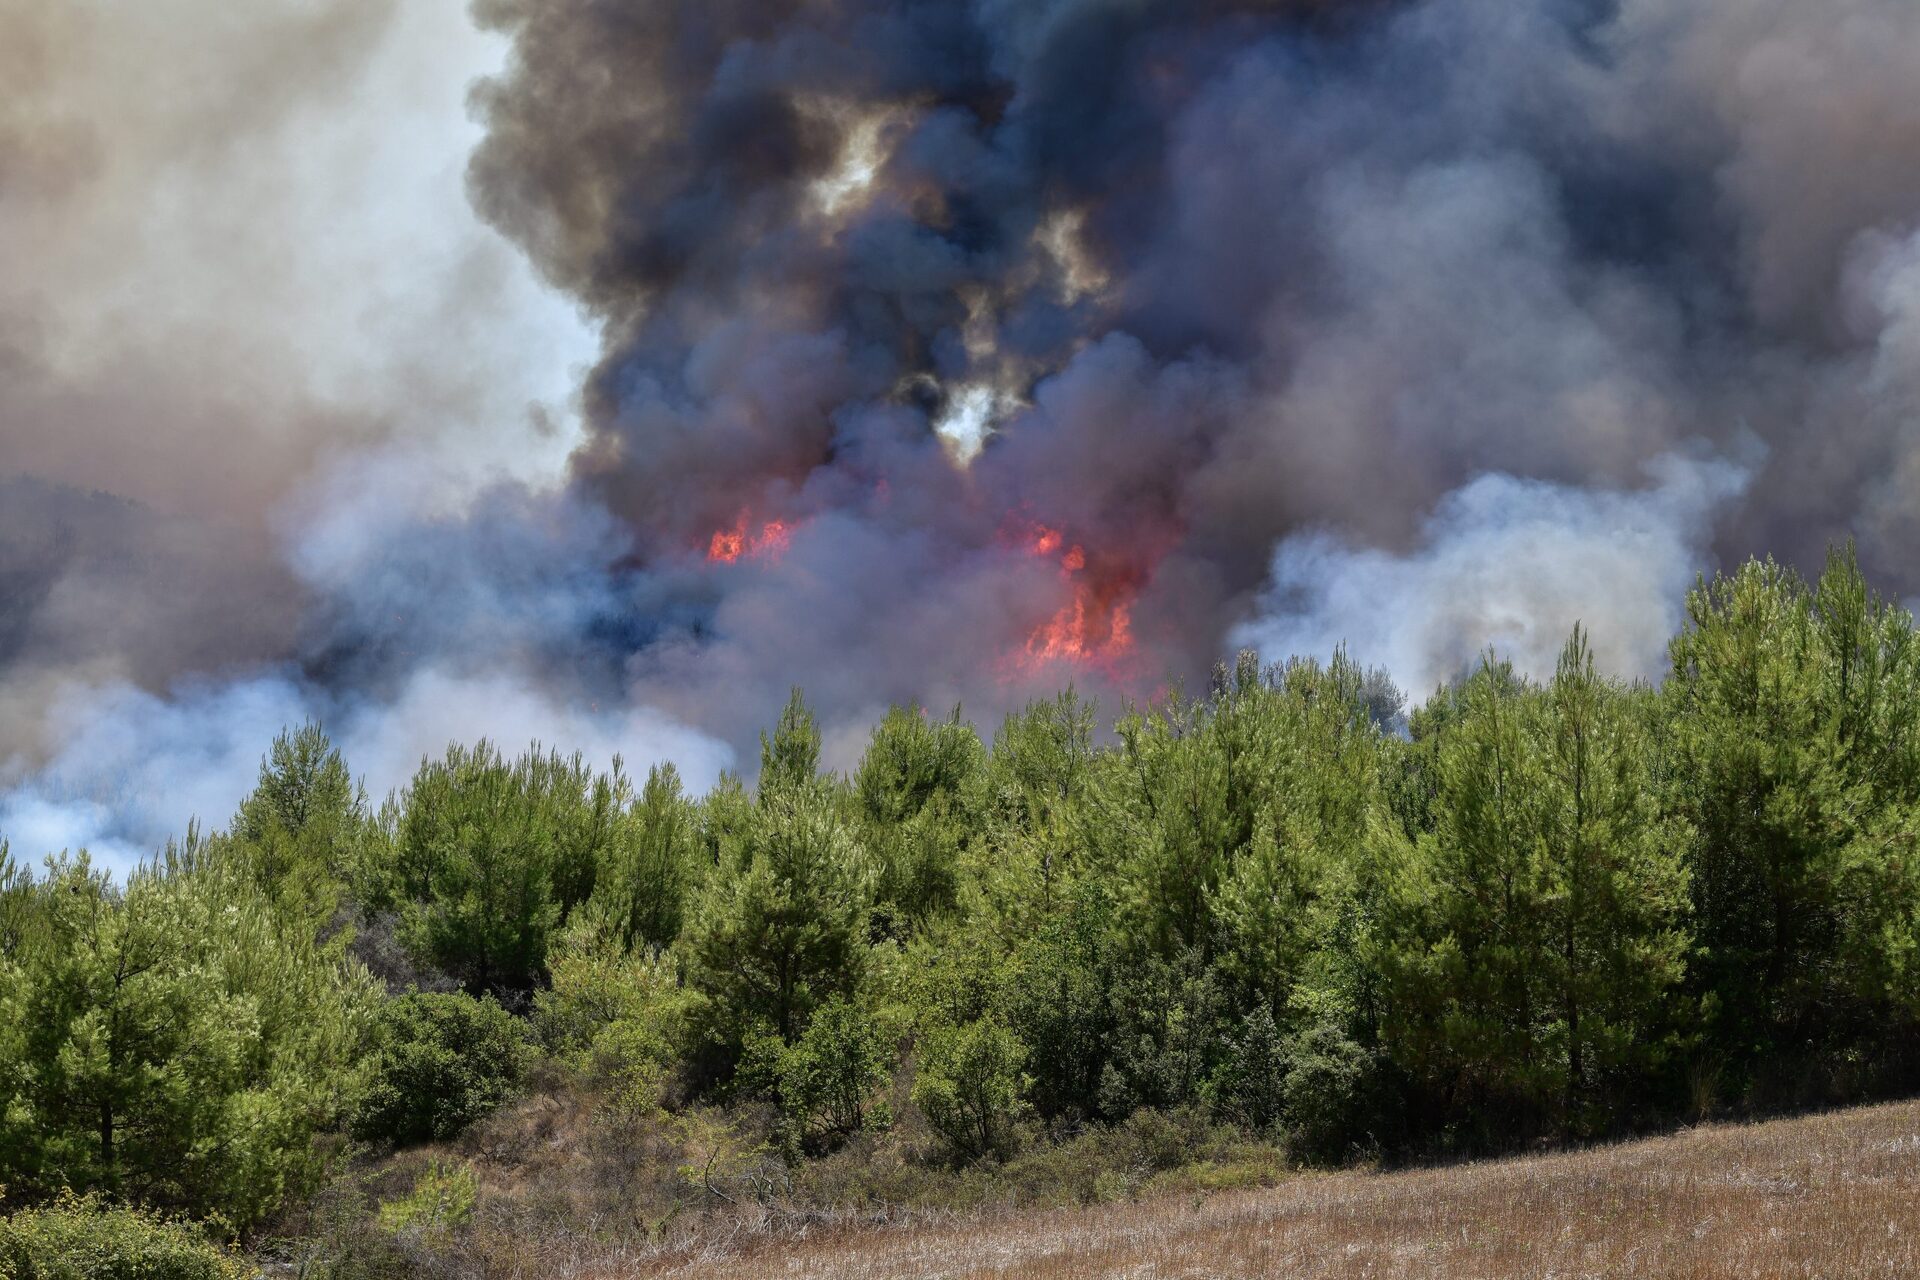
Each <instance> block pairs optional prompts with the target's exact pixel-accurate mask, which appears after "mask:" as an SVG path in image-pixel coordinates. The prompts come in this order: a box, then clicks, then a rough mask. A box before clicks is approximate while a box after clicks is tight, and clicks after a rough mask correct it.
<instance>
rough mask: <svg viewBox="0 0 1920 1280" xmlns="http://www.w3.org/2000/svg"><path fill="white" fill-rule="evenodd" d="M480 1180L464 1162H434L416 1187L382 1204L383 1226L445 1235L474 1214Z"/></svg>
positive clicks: (423, 1171)
mask: <svg viewBox="0 0 1920 1280" xmlns="http://www.w3.org/2000/svg"><path fill="white" fill-rule="evenodd" d="M479 1196H480V1183H479V1179H477V1178H476V1177H474V1173H473V1167H472V1166H471V1165H468V1164H464V1163H443V1162H441V1161H439V1160H434V1161H431V1162H430V1163H429V1164H428V1165H427V1167H426V1168H425V1169H424V1170H422V1171H421V1173H420V1176H419V1178H418V1179H416V1180H415V1182H414V1184H413V1190H411V1191H409V1192H408V1193H407V1194H406V1195H404V1196H401V1197H400V1198H399V1199H397V1200H389V1201H388V1202H387V1203H385V1204H383V1205H381V1206H380V1212H379V1215H378V1218H379V1222H380V1225H381V1226H382V1227H385V1228H386V1229H387V1230H388V1231H394V1232H408V1231H415V1232H420V1233H423V1234H427V1235H444V1234H445V1233H446V1232H448V1231H451V1230H452V1229H453V1228H455V1227H457V1226H459V1225H460V1224H461V1223H463V1222H465V1221H466V1220H467V1219H468V1218H471V1217H472V1216H473V1206H474V1204H475V1202H476V1201H477V1200H478V1199H479Z"/></svg>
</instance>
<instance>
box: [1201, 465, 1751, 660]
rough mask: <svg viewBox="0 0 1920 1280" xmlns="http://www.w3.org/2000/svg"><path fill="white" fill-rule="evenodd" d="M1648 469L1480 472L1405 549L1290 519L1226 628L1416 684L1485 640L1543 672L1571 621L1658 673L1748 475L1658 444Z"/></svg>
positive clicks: (1251, 639) (1279, 649)
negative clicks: (1251, 605)
mask: <svg viewBox="0 0 1920 1280" xmlns="http://www.w3.org/2000/svg"><path fill="white" fill-rule="evenodd" d="M1654 471H1655V474H1656V475H1657V476H1658V483H1657V484H1656V485H1654V486H1653V487H1651V488H1648V489H1643V490H1639V491H1629V492H1615V491H1612V490H1604V489H1580V488H1574V487H1572V486H1569V485H1561V484H1552V483H1549V482H1546V481H1540V480H1519V479H1515V478H1514V477H1512V476H1505V475H1488V476H1482V477H1481V478H1480V479H1478V480H1475V481H1473V482H1472V483H1471V484H1469V485H1467V486H1466V487H1465V488H1463V489H1459V490H1457V491H1455V492H1454V493H1451V494H1449V495H1447V497H1446V498H1444V499H1442V500H1441V503H1440V506H1439V507H1438V509H1437V510H1435V511H1434V513H1433V515H1432V516H1430V517H1429V518H1428V519H1427V522H1426V524H1425V526H1424V528H1423V529H1422V530H1421V539H1420V545H1419V547H1418V548H1417V549H1415V550H1414V551H1412V552H1410V553H1408V554H1406V555H1395V554H1393V553H1391V552H1386V551H1380V550H1376V549H1374V548H1370V547H1359V546H1354V545H1352V544H1351V543H1349V542H1346V541H1344V540H1342V539H1340V538H1337V537H1333V536H1329V535H1326V534H1315V533H1303V534H1296V535H1294V536H1293V537H1290V538H1288V539H1287V540H1286V541H1285V542H1282V543H1281V544H1280V547H1279V549H1278V550H1277V551H1275V552H1274V557H1273V584H1272V586H1271V588H1270V589H1269V591H1268V592H1267V594H1266V595H1265V596H1264V597H1263V599H1262V602H1261V604H1262V608H1263V610H1264V616H1262V617H1261V618H1259V619H1258V620H1256V621H1254V622H1252V623H1249V624H1247V625H1246V626H1243V627H1241V628H1239V629H1238V630H1237V631H1236V632H1235V637H1236V640H1237V642H1238V643H1240V644H1243V645H1247V646H1249V647H1253V648H1257V649H1259V650H1260V651H1262V652H1263V653H1265V654H1268V655H1271V656H1274V657H1276V658H1281V659H1284V658H1285V657H1287V656H1289V655H1291V654H1323V653H1330V652H1332V651H1333V650H1334V649H1335V648H1336V647H1338V646H1340V645H1343V644H1344V645H1346V646H1347V648H1348V651H1349V652H1350V653H1351V654H1352V655H1353V656H1354V658H1355V659H1357V660H1358V661H1360V662H1361V663H1362V664H1364V665H1367V666H1375V665H1383V666H1385V667H1387V668H1388V669H1389V670H1390V671H1392V672H1393V673H1394V675H1395V676H1396V677H1397V678H1398V679H1399V680H1401V681H1402V682H1404V683H1405V684H1406V686H1407V687H1408V688H1409V689H1410V690H1412V691H1413V693H1414V694H1415V696H1416V697H1420V696H1424V695H1425V694H1426V693H1427V692H1429V691H1431V690H1432V689H1434V688H1436V687H1437V686H1439V685H1440V684H1441V683H1443V682H1445V681H1448V680H1453V679H1456V678H1458V677H1460V676H1461V675H1463V674H1466V673H1467V672H1469V671H1471V669H1472V668H1473V666H1474V664H1475V662H1476V661H1477V660H1478V658H1479V657H1480V655H1481V654H1484V653H1485V652H1487V650H1488V648H1489V647H1491V648H1492V649H1494V650H1495V651H1496V652H1498V653H1499V654H1501V655H1502V656H1504V657H1507V658H1510V659H1511V660H1512V661H1513V664H1514V666H1515V667H1516V668H1518V669H1519V670H1520V671H1521V672H1522V673H1524V674H1527V675H1531V676H1533V677H1535V678H1536V679H1544V678H1547V677H1550V676H1552V674H1553V670H1554V664H1555V662H1556V661H1557V660H1558V658H1559V655H1560V650H1561V647H1562V646H1563V645H1564V644H1565V643H1566V639H1567V636H1568V634H1569V633H1570V632H1571V631H1572V629H1573V627H1574V624H1575V623H1581V622H1584V623H1585V625H1586V627H1587V629H1588V630H1589V631H1590V632H1591V633H1592V634H1593V636H1594V651H1595V657H1596V658H1597V660H1598V661H1599V662H1600V663H1601V664H1602V665H1603V666H1605V667H1607V668H1610V669H1611V670H1613V671H1616V672H1620V673H1623V674H1625V675H1629V676H1638V677H1643V678H1647V679H1657V678H1658V677H1659V676H1660V675H1661V673H1662V672H1663V670H1664V668H1665V665H1666V648H1667V641H1668V639H1669V638H1670V637H1671V636H1672V635H1673V633H1674V632H1675V631H1677V630H1678V629H1679V626H1680V622H1681V619H1682V616H1683V609H1684V605H1685V597H1686V592H1687V589H1688V588H1689V587H1690V586H1691V585H1692V584H1693V580H1694V576H1695V573H1696V572H1697V568H1698V566H1699V565H1700V564H1701V562H1702V561H1703V560H1704V559H1705V548H1704V546H1703V543H1704V539H1705V537H1706V533H1707V527H1708V521H1709V518H1710V517H1711V515H1712V514H1713V512H1714V511H1715V509H1716V508H1717V507H1718V506H1719V505H1720V504H1721V503H1723V502H1725V501H1727V500H1728V499H1730V498H1733V497H1735V496H1737V495H1738V494H1739V493H1740V491H1741V490H1742V489H1743V488H1744V487H1745V485H1746V479H1747V477H1746V473H1745V472H1743V471H1741V470H1740V469H1738V468H1736V467H1734V466H1731V465H1729V464H1726V463H1721V462H1710V461H1699V460H1688V459H1682V458H1672V457H1669V458H1663V459H1660V460H1659V461H1658V462H1657V463H1656V464H1655V466H1654Z"/></svg>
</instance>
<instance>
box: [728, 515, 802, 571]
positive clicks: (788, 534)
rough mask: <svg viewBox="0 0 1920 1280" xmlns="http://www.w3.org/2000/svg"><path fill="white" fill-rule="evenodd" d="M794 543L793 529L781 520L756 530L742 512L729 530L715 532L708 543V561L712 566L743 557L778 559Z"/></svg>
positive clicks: (767, 523)
mask: <svg viewBox="0 0 1920 1280" xmlns="http://www.w3.org/2000/svg"><path fill="white" fill-rule="evenodd" d="M792 541H793V526H791V525H789V524H788V523H787V522H786V521H784V520H768V521H766V522H765V523H763V524H761V525H760V526H759V527H758V528H755V527H754V526H753V524H752V522H751V521H750V520H749V519H748V518H747V513H746V512H744V511H743V512H741V513H740V515H739V517H738V518H737V519H735V520H734V522H733V527H732V528H730V529H717V530H715V531H714V535H713V538H712V539H711V540H710V541H709V542H708V543H707V559H709V560H711V561H713V562H714V563H715V564H732V563H734V562H735V561H736V560H739V559H741V558H742V557H745V558H747V559H750V560H758V559H778V558H779V557H780V556H781V555H782V554H783V553H785V551H786V549H787V546H788V544H790V543H791V542H792Z"/></svg>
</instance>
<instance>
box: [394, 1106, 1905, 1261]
mask: <svg viewBox="0 0 1920 1280" xmlns="http://www.w3.org/2000/svg"><path fill="white" fill-rule="evenodd" d="M523 1117H524V1113H523ZM525 1118H530V1117H525ZM475 1154H476V1155H478V1156H479V1162H478V1163H479V1164H480V1166H481V1167H482V1169H483V1170H484V1169H485V1168H486V1167H487V1166H488V1165H489V1164H490V1163H491V1159H490V1157H489V1155H488V1154H486V1153H480V1152H476V1153H475ZM493 1154H494V1155H497V1154H499V1153H493ZM633 1154H634V1155H635V1156H636V1157H637V1156H639V1155H640V1152H638V1151H635V1152H634V1153H633ZM639 1163H642V1162H640V1161H636V1165H635V1167H636V1169H637V1168H638V1165H639ZM1223 1168H1224V1167H1217V1168H1216V1172H1219V1171H1221V1170H1222V1169H1223ZM501 1172H503V1171H501V1170H499V1169H497V1168H496V1170H495V1173H494V1175H493V1176H492V1177H490V1178H489V1179H488V1181H489V1182H490V1184H491V1185H490V1187H489V1189H488V1190H487V1191H486V1193H485V1194H483V1197H482V1203H481V1206H480V1209H479V1212H478V1213H477V1215H476V1217H475V1220H474V1221H473V1222H472V1223H471V1224H470V1226H469V1227H468V1228H467V1229H466V1230H464V1231H462V1232H461V1233H460V1235H459V1238H458V1240H457V1241H447V1242H444V1244H443V1249H442V1250H436V1251H434V1252H435V1253H436V1254H437V1256H435V1257H433V1258H432V1260H431V1261H427V1260H426V1259H424V1258H422V1259H420V1260H421V1261H423V1262H426V1264H427V1265H426V1267H425V1270H427V1271H430V1272H431V1273H433V1274H446V1275H461V1276H486V1277H507V1276H512V1277H524V1278H526V1280H532V1278H533V1277H543V1278H544V1277H568V1278H571V1280H616V1278H617V1280H629V1278H631V1280H707V1278H708V1277H714V1278H718V1277H727V1280H760V1278H765V1280H772V1278H773V1277H782V1278H783V1280H804V1278H809V1277H819V1278H821V1280H825V1278H826V1277H833V1278H835V1280H893V1278H896V1277H899V1278H904V1277H941V1278H945V1280H962V1278H972V1277H981V1278H984V1277H1014V1276H1018V1277H1033V1278H1035V1280H1093V1278H1094V1277H1110V1276H1111V1277H1120V1276H1125V1277H1155V1278H1172V1277H1181V1278H1183V1280H1200V1278H1201V1277H1245V1276H1276V1277H1280V1276H1284V1277H1289V1278H1291V1277H1342V1278H1344V1277H1380V1278H1389V1277H1393V1278H1397V1277H1407V1278H1414V1277H1421V1278H1427V1277H1431V1278H1432V1280H1455V1278H1464V1277H1475V1278H1488V1280H1491V1278H1493V1277H1509V1276H1512V1277H1519V1276H1527V1277H1534V1276H1554V1277H1568V1278H1571V1277H1592V1276H1621V1277H1627V1276H1632V1277H1644V1276H1660V1277H1685V1278H1687V1280H1787V1278H1789V1277H1792V1278H1798V1280H1812V1278H1815V1277H1818V1278H1819V1280H1844V1278H1850V1277H1880V1276H1887V1277H1893V1276H1913V1275H1920V1103H1900V1104H1894V1105H1888V1106H1880V1107H1872V1108H1863V1109H1859V1110H1854V1111H1845V1112H1834V1113H1829V1114H1824V1115H1817V1116H1809V1117H1802V1118H1798V1119H1790V1120H1777V1121H1770V1122H1766V1123H1760V1124H1750V1125H1724V1126H1711V1127H1702V1128H1697V1129H1691V1130H1686V1131H1682V1132H1680V1133H1677V1134H1674V1135H1671V1136H1666V1137H1659V1138H1652V1139H1647V1140H1643V1141H1638V1142H1633V1143H1627V1144H1622V1145H1618V1146H1613V1147H1604V1148H1596V1149H1592V1150H1587V1151H1578V1152H1568V1153H1558V1154H1550V1155H1541V1156H1533V1157H1526V1158H1520V1159H1511V1160H1502V1161H1491V1162H1486V1163H1479V1164H1467V1165H1458V1166H1452V1167H1442V1168H1429V1169H1420V1170H1413V1171H1400V1172H1379V1171H1370V1170H1355V1171H1350V1172H1345V1173H1336V1174H1298V1175H1291V1176H1286V1177H1284V1178H1282V1179H1281V1180H1280V1181H1279V1182H1278V1183H1277V1184H1276V1185H1272V1186H1265V1187H1252V1188H1245V1189H1240V1190H1221V1191H1215V1192H1212V1193H1202V1192H1199V1191H1197V1190H1195V1188H1198V1187H1201V1186H1204V1185H1206V1183H1207V1182H1208V1172H1207V1167H1206V1165H1205V1163H1204V1162H1202V1163H1201V1164H1199V1165H1195V1166H1189V1167H1187V1168H1184V1169H1181V1170H1177V1171H1173V1172H1172V1173H1170V1174H1162V1175H1159V1176H1157V1177H1149V1178H1147V1179H1146V1180H1145V1181H1144V1182H1141V1183H1139V1184H1137V1190H1136V1191H1135V1192H1134V1193H1132V1194H1131V1195H1130V1196H1128V1197H1127V1198H1124V1199H1121V1200H1119V1201H1116V1202H1113V1203H1106V1204H1092V1205H1084V1206H1068V1207H1059V1208H1050V1209H1026V1210H1020V1209H1013V1208H1009V1207H1004V1206H1001V1207H996V1206H994V1205H993V1204H991V1203H987V1202H982V1203H979V1204H977V1205H976V1207H975V1208H973V1209H970V1210H967V1211H965V1212H952V1211H920V1210H912V1209H900V1208H888V1207H885V1206H882V1205H877V1204H876V1205H874V1206H871V1207H869V1208H867V1209H864V1210H855V1209H838V1210H831V1209H821V1208H811V1209H809V1208H805V1207H802V1206H803V1204H804V1203H805V1201H806V1200H807V1197H806V1195H805V1194H804V1192H805V1189H804V1188H795V1187H792V1186H786V1187H783V1188H778V1189H775V1190H773V1192H772V1194H770V1195H766V1196H762V1197H759V1198H755V1197H753V1196H739V1195H736V1196H734V1198H733V1200H730V1201H723V1200H721V1199H720V1198H719V1197H718V1196H717V1195H707V1194H705V1193H704V1192H703V1193H702V1195H701V1196H700V1197H698V1198H699V1199H704V1200H706V1201H708V1202H709V1203H707V1204H697V1205H692V1206H691V1207H690V1211H689V1212H687V1213H685V1214H683V1215H679V1217H678V1219H677V1220H676V1221H675V1222H674V1223H672V1224H665V1223H659V1224H656V1227H655V1230H654V1231H653V1233H652V1236H653V1239H652V1240H651V1242H647V1241H645V1240H642V1239H640V1238H638V1237H637V1236H636V1235H634V1234H633V1233H630V1232H617V1233H615V1234H618V1235H620V1236H621V1237H622V1239H621V1240H620V1242H619V1243H615V1242H614V1241H613V1240H612V1239H611V1238H609V1237H608V1236H607V1235H605V1234H602V1235H601V1236H600V1239H599V1241H598V1242H597V1243H596V1242H595V1240H594V1239H592V1238H591V1237H592V1235H593V1234H594V1233H593V1232H591V1231H588V1232H587V1233H584V1234H582V1233H581V1232H580V1231H579V1226H580V1224H579V1222H578V1220H577V1219H576V1220H575V1221H574V1223H573V1224H572V1229H571V1230H569V1229H567V1228H565V1227H563V1226H562V1225H561V1220H562V1219H565V1218H571V1217H572V1216H573V1215H572V1214H570V1213H565V1212H562V1213H556V1214H554V1215H553V1216H552V1217H549V1218H547V1219H546V1221H545V1222H544V1223H542V1222H541V1221H540V1220H539V1219H540V1216H541V1215H538V1214H529V1213H528V1212H526V1210H527V1209H528V1208H529V1207H530V1203H531V1202H530V1199H529V1197H530V1196H533V1198H535V1199H537V1198H538V1195H537V1194H535V1192H536V1188H538V1189H541V1193H543V1194H545V1195H548V1196H551V1197H554V1198H555V1200H556V1201H558V1200H566V1199H571V1198H572V1197H573V1195H574V1192H572V1191H569V1189H568V1186H567V1182H568V1179H567V1178H566V1177H565V1176H555V1175H558V1174H560V1173H561V1171H560V1170H558V1169H550V1170H544V1171H542V1172H541V1173H537V1174H535V1175H534V1176H533V1178H532V1180H531V1182H532V1184H533V1185H529V1184H528V1183H526V1182H515V1183H512V1184H510V1183H508V1182H504V1181H502V1180H501V1177H500V1176H499V1175H500V1173H501ZM717 1185H718V1184H717ZM741 1187H744V1183H741V1184H739V1185H738V1186H735V1187H734V1188H733V1189H734V1190H738V1189H740V1188H741ZM720 1189H721V1190H727V1189H729V1188H728V1187H726V1186H720ZM576 1191H577V1186H576ZM552 1207H555V1208H557V1207H558V1205H557V1204H555V1205H553V1206H552ZM572 1207H573V1208H575V1209H577V1208H580V1207H582V1206H580V1205H578V1204H576V1205H573V1206H572ZM602 1225H603V1226H605V1225H608V1224H606V1223H605V1222H604V1220H603V1223H602ZM543 1228H544V1229H543ZM662 1228H664V1229H662ZM446 1246H451V1247H446Z"/></svg>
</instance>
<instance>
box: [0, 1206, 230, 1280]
mask: <svg viewBox="0 0 1920 1280" xmlns="http://www.w3.org/2000/svg"><path fill="white" fill-rule="evenodd" d="M256 1274H257V1273H256V1272H255V1271H254V1269H253V1268H252V1267H250V1266H248V1265H247V1263H246V1262H245V1261H244V1260H242V1259H241V1258H239V1257H238V1256H236V1255H235V1254H234V1253H232V1252H231V1251H230V1250H227V1249H223V1248H221V1247H220V1246H218V1245H216V1244H214V1243H213V1242H211V1241H209V1240H208V1239H207V1238H206V1237H205V1236H204V1235H202V1234H201V1233H200V1232H199V1231H197V1230H196V1229H194V1228H193V1227H190V1226H187V1225H185V1224H183V1223H178V1222H172V1221H169V1220H167V1219H165V1218H160V1217H156V1216H155V1215H153V1214H151V1213H147V1212H144V1211H142V1210H139V1209H127V1208H120V1207H112V1206H108V1205H106V1204H104V1203H102V1202H101V1201H100V1200H98V1199H96V1198H94V1197H91V1196H88V1197H84V1198H82V1197H77V1196H73V1195H71V1194H69V1195H66V1196H64V1197H62V1198H61V1199H59V1200H57V1201H56V1202H54V1203H53V1204H52V1205H50V1206H48V1207H46V1208H42V1209H26V1210H22V1211H21V1212H19V1213H16V1214H13V1215H12V1216H11V1217H8V1218H5V1219H0V1276H5V1277H6V1278H7V1280H245V1278H246V1277H251V1276H254V1275H256Z"/></svg>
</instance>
